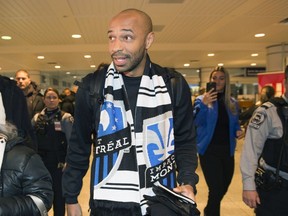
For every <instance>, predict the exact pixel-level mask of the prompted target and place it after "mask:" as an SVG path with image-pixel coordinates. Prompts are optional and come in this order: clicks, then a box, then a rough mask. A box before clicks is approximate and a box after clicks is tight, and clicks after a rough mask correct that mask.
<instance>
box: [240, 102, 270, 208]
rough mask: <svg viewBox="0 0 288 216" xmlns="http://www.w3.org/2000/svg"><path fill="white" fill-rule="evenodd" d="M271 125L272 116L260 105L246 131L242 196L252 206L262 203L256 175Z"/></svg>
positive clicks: (242, 157)
mask: <svg viewBox="0 0 288 216" xmlns="http://www.w3.org/2000/svg"><path fill="white" fill-rule="evenodd" d="M270 126H271V118H270V117H267V113H266V110H265V109H264V108H262V107H260V108H258V109H257V110H256V112H255V114H254V115H253V117H252V119H251V122H250V123H249V125H248V127H247V131H246V136H245V140H244V144H243V149H242V154H241V158H240V169H241V174H242V183H243V194H242V198H243V201H244V203H245V204H246V205H248V206H249V207H251V208H255V207H256V205H257V203H258V204H259V203H260V199H259V196H258V193H257V191H256V185H255V181H254V175H255V171H256V169H257V165H258V158H259V157H260V155H261V153H262V149H263V148H264V143H265V141H266V139H267V137H268V136H269V129H270Z"/></svg>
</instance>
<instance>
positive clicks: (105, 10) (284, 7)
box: [0, 0, 288, 75]
mask: <svg viewBox="0 0 288 216" xmlns="http://www.w3.org/2000/svg"><path fill="white" fill-rule="evenodd" d="M126 8H138V9H141V10H143V11H145V12H147V13H148V14H149V15H150V16H151V17H152V20H153V22H154V23H153V24H154V27H155V32H156V41H155V42H154V44H153V45H152V47H151V48H150V50H149V53H150V56H151V58H152V60H153V61H154V62H156V63H158V64H161V65H163V66H168V67H175V68H183V64H184V63H190V67H191V68H203V67H214V66H216V65H217V64H218V63H220V62H221V63H224V66H226V67H230V68H231V67H232V68H233V67H250V64H251V63H256V64H257V66H259V67H265V62H266V47H267V46H270V45H275V44H281V43H287V42H288V25H287V24H286V25H284V24H280V23H279V22H280V21H281V20H284V19H286V18H288V0H0V35H1V36H3V35H10V36H12V40H9V41H4V40H1V39H0V67H1V71H0V73H2V72H3V73H4V72H15V71H16V70H17V69H19V68H25V69H28V70H33V71H41V72H42V71H43V72H51V73H52V72H56V73H58V74H65V72H67V71H71V73H72V74H78V75H79V74H83V73H87V72H91V71H93V70H94V69H93V68H90V65H91V64H94V65H96V66H97V65H98V64H99V63H101V62H110V56H109V54H108V50H107V47H108V46H107V24H108V21H109V20H110V18H111V17H112V16H114V15H115V14H116V13H118V12H119V11H121V10H123V9H126ZM256 33H265V34H266V37H264V38H258V39H257V38H255V37H254V34H256ZM72 34H81V35H82V38H81V39H72V38H71V35H72ZM211 52H213V53H215V56H214V57H208V56H207V54H208V53H211ZM252 53H259V56H258V57H251V54H252ZM85 54H90V55H92V58H91V59H85V58H84V57H83V56H84V55H85ZM38 55H44V56H45V59H44V60H38V59H37V58H36V57H37V56H38ZM55 64H57V65H61V69H55V68H54V66H55Z"/></svg>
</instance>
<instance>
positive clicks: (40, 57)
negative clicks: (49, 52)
mask: <svg viewBox="0 0 288 216" xmlns="http://www.w3.org/2000/svg"><path fill="white" fill-rule="evenodd" d="M44 58H45V57H44V56H37V59H44Z"/></svg>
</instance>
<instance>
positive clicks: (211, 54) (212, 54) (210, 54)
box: [207, 53, 215, 57]
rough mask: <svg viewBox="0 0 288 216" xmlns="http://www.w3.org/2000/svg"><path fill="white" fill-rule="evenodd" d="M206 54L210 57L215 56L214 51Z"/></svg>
mask: <svg viewBox="0 0 288 216" xmlns="http://www.w3.org/2000/svg"><path fill="white" fill-rule="evenodd" d="M207 56H209V57H211V56H215V54H214V53H208V55H207Z"/></svg>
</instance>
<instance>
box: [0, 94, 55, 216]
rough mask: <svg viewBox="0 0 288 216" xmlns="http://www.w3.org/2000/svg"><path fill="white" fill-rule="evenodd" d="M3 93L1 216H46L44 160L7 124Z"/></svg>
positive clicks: (48, 190) (48, 194) (48, 185)
mask: <svg viewBox="0 0 288 216" xmlns="http://www.w3.org/2000/svg"><path fill="white" fill-rule="evenodd" d="M5 119H6V115H5V109H4V106H3V103H2V94H1V93H0V171H1V187H0V215H1V216H10V215H13V216H23V215H31V216H34V215H35V216H36V215H37V216H39V215H41V216H44V215H47V212H48V211H49V209H50V208H51V206H52V199H53V190H52V179H51V176H50V174H49V172H48V170H47V169H46V167H45V166H44V164H43V162H42V160H41V158H40V157H39V155H38V154H36V152H35V151H34V150H32V149H31V148H28V147H27V146H25V144H23V142H24V139H23V138H21V137H19V136H18V130H17V128H16V126H15V125H13V124H11V123H9V122H7V121H6V120H5Z"/></svg>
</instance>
